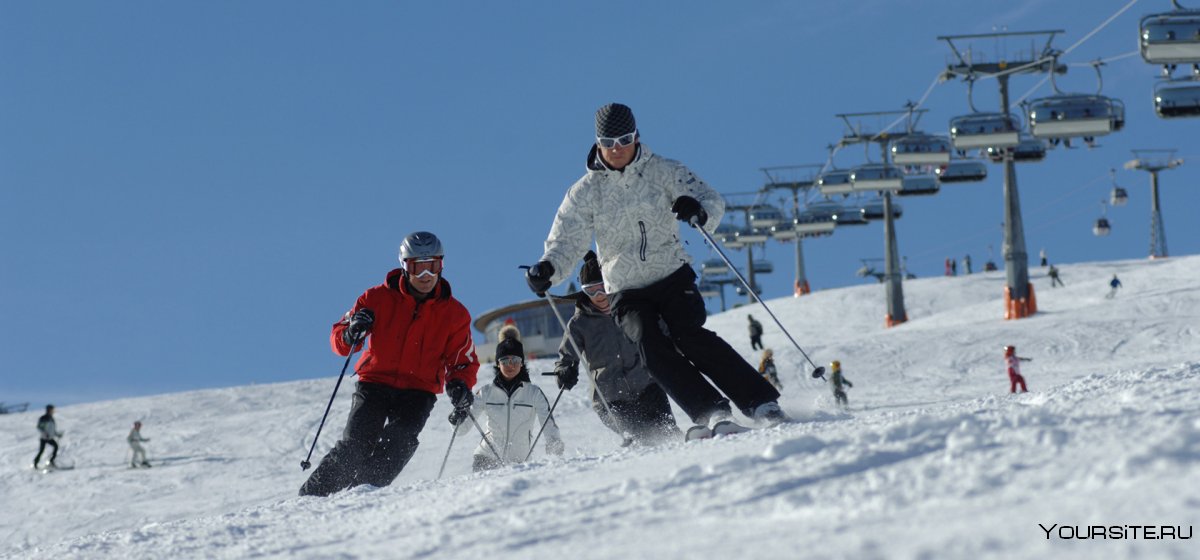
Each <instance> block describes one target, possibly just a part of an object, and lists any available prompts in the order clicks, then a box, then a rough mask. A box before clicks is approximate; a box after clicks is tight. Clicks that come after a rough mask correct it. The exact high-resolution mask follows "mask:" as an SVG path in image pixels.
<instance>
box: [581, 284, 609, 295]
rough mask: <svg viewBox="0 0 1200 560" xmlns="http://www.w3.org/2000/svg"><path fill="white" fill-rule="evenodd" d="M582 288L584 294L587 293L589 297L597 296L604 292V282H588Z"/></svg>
mask: <svg viewBox="0 0 1200 560" xmlns="http://www.w3.org/2000/svg"><path fill="white" fill-rule="evenodd" d="M580 289H582V290H583V295H585V296H587V297H596V296H598V295H600V294H603V293H604V282H598V283H596V284H588V285H586V286H584V287H582V288H580Z"/></svg>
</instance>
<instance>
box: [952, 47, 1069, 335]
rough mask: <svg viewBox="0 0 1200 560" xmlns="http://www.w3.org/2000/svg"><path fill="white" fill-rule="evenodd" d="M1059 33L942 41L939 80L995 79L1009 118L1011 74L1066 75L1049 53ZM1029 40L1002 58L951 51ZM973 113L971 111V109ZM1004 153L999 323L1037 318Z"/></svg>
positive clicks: (1012, 170)
mask: <svg viewBox="0 0 1200 560" xmlns="http://www.w3.org/2000/svg"><path fill="white" fill-rule="evenodd" d="M1062 32H1063V31H1062V30H1061V29H1056V30H1053V31H1024V32H1001V33H981V34H975V35H944V36H941V37H938V40H939V41H945V42H946V44H947V45H949V47H950V50H951V51H952V52H953V54H954V60H953V61H952V62H950V63H949V64H948V65H947V66H946V72H945V73H944V74H943V77H944V78H945V79H952V78H955V77H958V76H961V77H963V78H966V79H967V80H968V84H969V85H970V84H972V83H973V82H974V81H978V80H981V79H986V78H995V79H996V82H997V83H998V84H999V86H1000V112H1001V113H1003V114H1006V115H1007V114H1009V111H1010V105H1009V101H1008V79H1009V77H1010V76H1012V75H1014V74H1039V73H1044V72H1050V71H1053V72H1055V73H1058V74H1065V73H1066V72H1067V67H1066V65H1065V64H1059V63H1058V62H1057V57H1058V55H1059V52H1058V51H1057V50H1055V49H1053V48H1052V47H1051V45H1050V44H1051V43H1052V42H1053V41H1054V36H1055V35H1057V34H1059V33H1062ZM1018 37H1020V38H1029V39H1030V40H1031V43H1030V49H1029V50H1028V51H1024V52H1022V51H1016V52H1014V53H1011V54H1012V56H1011V57H1010V56H1008V55H1009V53H1007V52H1005V53H1004V54H992V56H991V60H989V56H988V54H991V53H996V52H998V49H992V50H991V51H990V53H988V52H983V53H981V52H979V51H976V50H973V49H965V50H960V49H959V47H958V46H956V45H955V41H958V42H959V44H960V45H961V44H966V43H971V42H973V41H978V40H989V39H990V40H993V41H995V42H997V43H1000V42H1004V41H1005V40H1007V39H1011V38H1018ZM1041 37H1044V38H1045V43H1044V44H1043V45H1041V46H1040V47H1038V46H1037V45H1036V44H1034V43H1033V42H1032V41H1033V40H1035V39H1037V38H1041ZM972 110H974V107H972ZM1001 152H1003V163H1004V248H1003V253H1004V271H1005V273H1006V275H1007V280H1008V285H1007V286H1005V288H1004V304H1005V305H1004V307H1005V312H1004V318H1005V319H1020V318H1022V317H1028V316H1029V315H1033V314H1034V313H1037V300H1036V299H1035V296H1034V293H1033V285H1032V284H1030V283H1029V256H1028V254H1027V253H1026V252H1025V228H1024V225H1023V224H1022V222H1021V199H1020V196H1019V195H1018V193H1017V171H1016V167H1015V166H1014V165H1013V155H1012V152H1011V151H1010V150H1001Z"/></svg>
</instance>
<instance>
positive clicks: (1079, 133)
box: [1029, 94, 1124, 138]
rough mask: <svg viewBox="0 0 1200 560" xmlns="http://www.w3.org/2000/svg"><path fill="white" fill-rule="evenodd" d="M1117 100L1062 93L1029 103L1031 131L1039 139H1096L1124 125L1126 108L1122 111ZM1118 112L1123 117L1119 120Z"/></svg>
mask: <svg viewBox="0 0 1200 560" xmlns="http://www.w3.org/2000/svg"><path fill="white" fill-rule="evenodd" d="M1115 107H1116V105H1114V103H1113V100H1112V99H1110V98H1108V97H1106V96H1103V95H1091V94H1062V95H1051V96H1049V97H1043V98H1040V99H1035V100H1033V101H1032V102H1030V103H1029V130H1030V133H1031V134H1033V136H1034V137H1035V138H1073V137H1083V138H1095V137H1097V136H1104V135H1106V134H1109V133H1111V132H1113V131H1115V130H1117V128H1116V127H1117V122H1118V120H1119V121H1120V122H1121V123H1122V126H1123V123H1124V107H1123V106H1121V110H1120V111H1118V110H1117V109H1116V108H1115ZM1118 113H1120V118H1119V119H1118Z"/></svg>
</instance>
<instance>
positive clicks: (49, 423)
mask: <svg viewBox="0 0 1200 560" xmlns="http://www.w3.org/2000/svg"><path fill="white" fill-rule="evenodd" d="M37 429H38V434H39V435H40V440H39V443H38V452H37V456H36V457H34V458H33V468H35V469H36V468H38V463H39V462H41V460H42V452H43V451H45V450H46V446H47V445H49V446H50V447H51V450H50V463H49V464H48V466H49V468H52V469H56V468H58V465H55V464H54V459H56V458H57V457H58V438H60V437H62V436H63V433H62V432H60V431H58V425H57V424H56V423H55V422H54V405H52V404H48V405H46V413H45V414H43V415H42V416H41V417H40V418H38V422H37ZM26 457H28V455H26Z"/></svg>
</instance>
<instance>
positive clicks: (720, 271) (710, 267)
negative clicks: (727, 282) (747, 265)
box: [700, 259, 729, 278]
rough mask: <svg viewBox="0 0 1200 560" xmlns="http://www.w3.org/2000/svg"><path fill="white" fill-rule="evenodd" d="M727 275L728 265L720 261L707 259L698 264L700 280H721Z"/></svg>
mask: <svg viewBox="0 0 1200 560" xmlns="http://www.w3.org/2000/svg"><path fill="white" fill-rule="evenodd" d="M728 274H729V265H727V264H725V261H723V260H721V259H708V260H706V261H704V262H703V263H701V264H700V276H701V277H702V278H723V277H725V276H726V275H728Z"/></svg>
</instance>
